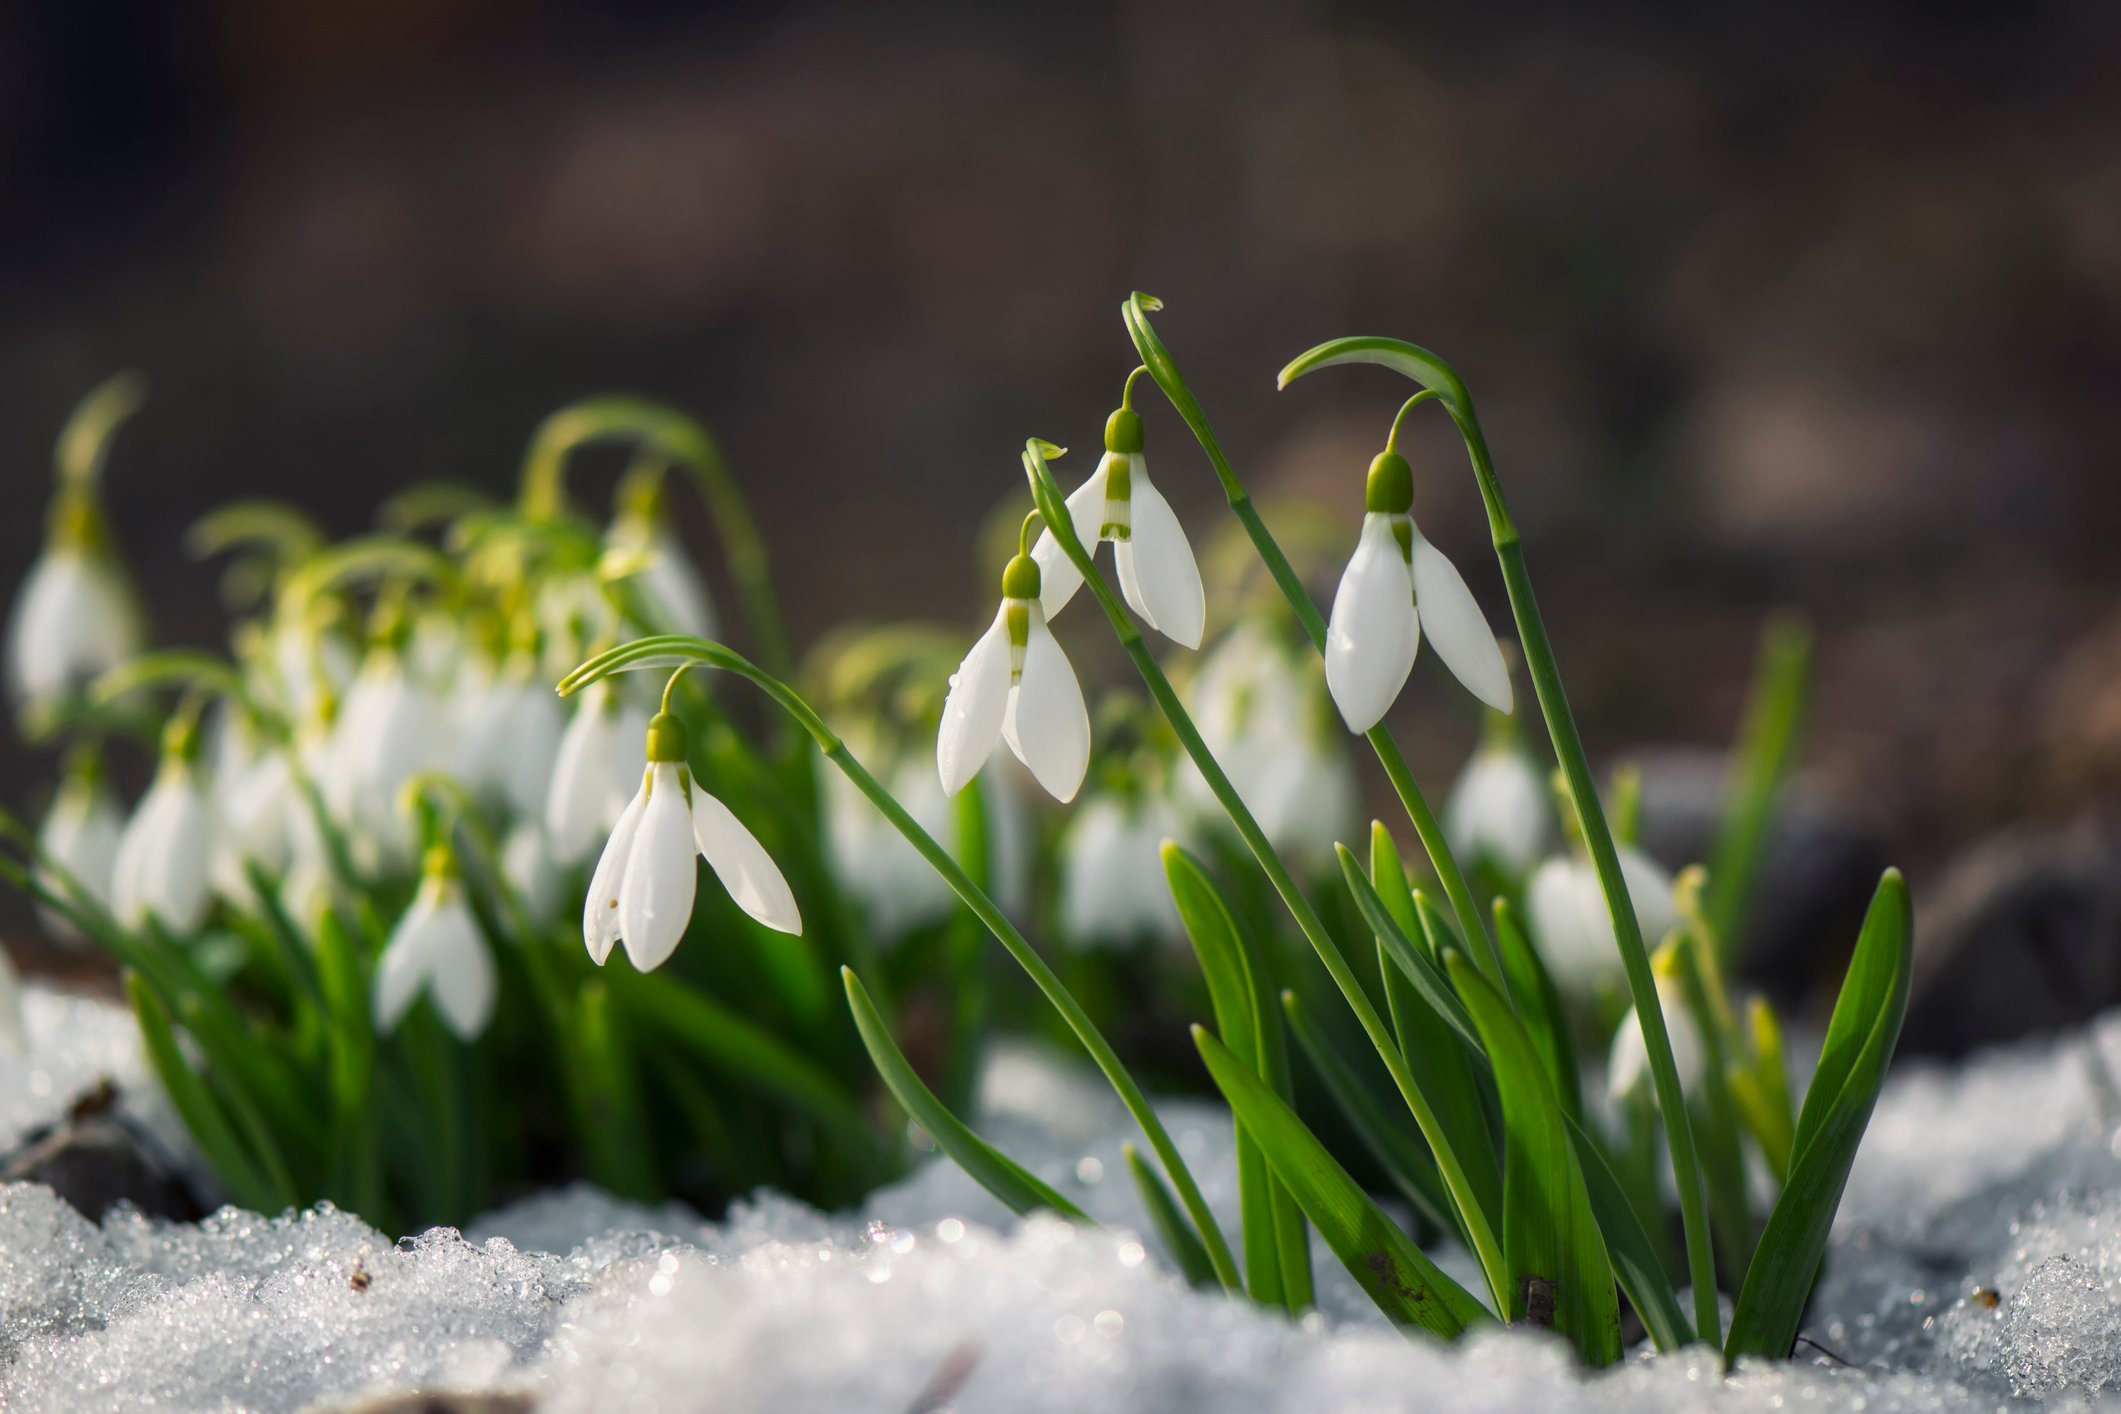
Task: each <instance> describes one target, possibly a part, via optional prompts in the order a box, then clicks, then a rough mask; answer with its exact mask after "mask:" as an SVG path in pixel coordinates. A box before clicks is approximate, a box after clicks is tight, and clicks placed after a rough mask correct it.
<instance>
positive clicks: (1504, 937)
mask: <svg viewBox="0 0 2121 1414" xmlns="http://www.w3.org/2000/svg"><path fill="white" fill-rule="evenodd" d="M1495 937H1496V940H1497V941H1498V942H1499V943H1500V944H1501V947H1502V968H1503V975H1505V976H1506V977H1508V978H1509V979H1510V990H1511V991H1512V992H1513V993H1514V994H1515V995H1516V997H1517V1006H1518V1015H1519V1017H1520V1019H1522V1020H1523V1022H1524V1024H1525V1030H1526V1031H1528V1032H1530V1033H1531V1037H1532V1045H1533V1047H1534V1048H1535V1049H1537V1050H1538V1052H1539V1058H1540V1060H1542V1061H1544V1062H1545V1063H1546V1067H1547V1078H1548V1079H1549V1080H1551V1081H1553V1083H1554V1096H1555V1098H1556V1099H1558V1100H1560V1101H1561V1108H1562V1112H1563V1113H1565V1114H1567V1115H1568V1117H1569V1118H1570V1119H1572V1120H1581V1119H1582V1118H1583V1082H1582V1080H1581V1079H1580V1078H1579V1076H1578V1075H1577V1071H1576V1048H1575V1047H1574V1046H1572V1045H1570V1044H1569V1030H1568V1022H1567V1017H1566V1013H1564V1012H1563V1010H1562V1006H1561V993H1560V991H1559V990H1557V989H1556V988H1555V986H1554V979H1553V978H1552V977H1551V976H1549V975H1548V974H1547V968H1546V964H1545V963H1544V962H1542V961H1540V957H1539V950H1538V949H1537V948H1535V947H1533V946H1532V944H1531V942H1530V940H1529V939H1527V938H1526V937H1525V935H1524V929H1523V928H1522V927H1520V926H1519V925H1518V922H1517V914H1516V910H1514V909H1512V908H1511V907H1510V905H1509V901H1508V900H1506V899H1497V900H1495Z"/></svg>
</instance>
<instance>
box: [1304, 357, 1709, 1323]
mask: <svg viewBox="0 0 2121 1414" xmlns="http://www.w3.org/2000/svg"><path fill="white" fill-rule="evenodd" d="M1343 363H1375V364H1381V365H1383V366H1384V367H1386V368H1389V369H1391V370H1393V371H1394V372H1395V373H1400V374H1403V375H1404V376H1406V377H1408V378H1411V379H1413V380H1414V381H1415V382H1417V383H1419V384H1421V385H1422V386H1423V387H1424V388H1427V389H1429V390H1431V391H1433V392H1434V393H1435V394H1436V395H1437V397H1438V399H1439V400H1440V401H1441V402H1442V403H1443V405H1444V408H1445V409H1446V410H1447V411H1448V412H1449V413H1450V414H1451V420H1452V421H1453V422H1455V423H1456V424H1457V425H1458V431H1459V435H1460V436H1462V437H1463V438H1464V439H1465V444H1466V455H1467V456H1468V457H1469V458H1470V459H1471V460H1472V463H1473V475H1474V477H1475V478H1476V479H1477V480H1478V482H1479V484H1480V499H1481V502H1482V504H1483V505H1485V506H1486V508H1487V513H1488V528H1489V530H1490V532H1491V534H1492V538H1493V540H1494V542H1495V558H1496V559H1497V560H1498V561H1499V562H1500V563H1501V565H1502V580H1503V585H1504V587H1505V588H1506V589H1507V590H1508V591H1509V596H1510V612H1511V615H1512V616H1513V617H1514V618H1515V619H1516V621H1517V638H1518V642H1519V644H1520V645H1521V646H1522V647H1523V649H1524V658H1525V667H1526V669H1527V670H1528V672H1529V673H1530V675H1531V679H1532V691H1533V693H1534V695H1535V696H1537V697H1538V699H1539V709H1540V712H1541V713H1542V715H1544V716H1545V718H1546V723H1547V734H1548V736H1550V737H1551V738H1552V739H1553V743H1554V756H1555V759H1556V760H1557V761H1559V762H1560V764H1561V769H1562V773H1563V774H1564V775H1565V776H1566V777H1567V778H1568V783H1569V790H1570V792H1571V794H1572V795H1573V796H1574V798H1575V801H1576V812H1577V817H1578V820H1579V822H1580V824H1581V825H1582V827H1583V836H1584V845H1585V847H1586V848H1587V849H1588V850H1589V851H1590V855H1591V864H1592V866H1593V867H1594V868H1596V869H1597V871H1598V882H1599V884H1600V886H1601V887H1602V888H1603V890H1604V892H1605V899H1606V910H1607V912H1608V913H1609V914H1610V915H1611V917H1612V921H1613V936H1614V937H1615V939H1616V940H1617V941H1618V942H1619V945H1620V960H1621V963H1622V965H1623V966H1624V967H1625V968H1626V969H1627V976H1628V991H1629V993H1630V994H1631V996H1632V997H1633V998H1634V1002H1635V1014H1636V1016H1637V1017H1638V1018H1639V1019H1640V1021H1641V1025H1642V1034H1643V1039H1644V1041H1645V1042H1646V1043H1647V1046H1648V1050H1649V1057H1650V1079H1651V1081H1652V1082H1653V1083H1654V1085H1655V1087H1656V1093H1657V1108H1658V1111H1659V1113H1660V1115H1661V1116H1662V1119H1663V1124H1664V1136H1665V1143H1666V1144H1667V1145H1668V1146H1669V1147H1670V1149H1671V1154H1672V1176H1673V1179H1674V1181H1675V1182H1676V1184H1677V1186H1678V1189H1679V1212H1680V1218H1681V1221H1682V1223H1683V1225H1684V1227H1685V1230H1686V1245H1687V1267H1688V1273H1689V1276H1690V1279H1691V1280H1692V1282H1693V1285H1694V1318H1695V1321H1696V1323H1697V1325H1698V1327H1699V1329H1700V1332H1701V1334H1702V1336H1703V1338H1704V1339H1706V1340H1708V1342H1709V1343H1710V1344H1712V1345H1716V1346H1719V1347H1720V1346H1721V1345H1722V1343H1723V1342H1722V1336H1721V1334H1720V1330H1721V1324H1720V1317H1719V1314H1718V1312H1717V1309H1716V1260H1715V1252H1714V1248H1713V1245H1712V1240H1711V1238H1710V1235H1709V1228H1708V1204H1707V1198H1706V1196H1705V1193H1704V1190H1703V1187H1702V1176H1701V1166H1700V1163H1699V1161H1698V1159H1697V1156H1696V1154H1695V1151H1694V1134H1693V1128H1692V1125H1691V1124H1690V1123H1689V1121H1688V1118H1687V1107H1686V1097H1685V1095H1684V1093H1683V1092H1682V1090H1681V1087H1680V1083H1679V1067H1678V1065H1677V1064H1676V1063H1675V1062H1674V1061H1673V1059H1672V1043H1671V1037H1670V1034H1669V1032H1668V1031H1667V1029H1666V1026H1665V1021H1664V1011H1663V1009H1662V1008H1661V1007H1659V1006H1658V1004H1657V985H1656V981H1655V979H1654V977H1653V976H1652V974H1651V971H1650V956H1649V951H1648V949H1647V948H1646V947H1645V946H1644V945H1643V938H1642V926H1641V924H1640V922H1639V921H1638V920H1637V919H1636V917H1635V906H1634V904H1633V903H1632V902H1631V901H1630V900H1629V898H1628V888H1627V883H1626V880H1625V879H1624V878H1623V876H1622V875H1621V872H1620V852H1619V850H1618V848H1617V847H1616V846H1615V845H1614V843H1613V831H1612V829H1611V827H1610V826H1609V825H1608V824H1607V822H1606V817H1605V808H1604V807H1603V806H1602V805H1601V804H1600V803H1599V799H1598V787H1597V783H1596V781H1595V780H1594V779H1593V777H1592V775H1591V764H1590V759H1589V757H1587V756H1586V755H1585V754H1584V749H1583V738H1582V736H1581V735H1580V734H1579V733H1578V732H1577V730H1576V718H1575V716H1574V714H1573V713H1571V712H1570V710H1569V699H1568V695H1567V694H1566V693H1565V692H1564V691H1563V689H1562V685H1561V669H1560V667H1559V666H1558V665H1557V664H1556V662H1555V660H1554V646H1553V644H1552V643H1551V642H1550V641H1549V640H1548V638H1547V627H1546V620H1545V619H1544V618H1542V617H1541V616H1540V612H1539V601H1538V600H1537V598H1535V597H1534V595H1533V593H1532V580H1531V576H1530V574H1529V573H1528V572H1527V571H1526V569H1525V562H1524V547H1523V545H1522V544H1521V543H1520V542H1519V540H1518V536H1517V527H1516V525H1515V523H1514V522H1512V521H1511V519H1510V513H1509V508H1508V507H1507V506H1506V505H1505V504H1504V503H1503V499H1502V484H1501V482H1500V481H1498V480H1497V479H1496V476H1495V463H1494V461H1493V459H1492V458H1490V456H1489V455H1488V444H1487V438H1486V437H1485V436H1484V435H1483V434H1482V432H1481V429H1480V419H1479V418H1478V417H1477V416H1476V415H1475V414H1474V411H1473V398H1472V395H1471V394H1470V393H1468V392H1467V391H1466V386H1465V383H1464V382H1463V381H1462V380H1460V378H1459V377H1458V375H1457V373H1456V372H1454V371H1453V370H1452V369H1451V367H1450V365H1449V364H1447V363H1445V362H1444V361H1443V360H1442V359H1440V358H1438V357H1437V356H1436V355H1435V354H1433V353H1430V352H1429V351H1428V350H1427V349H1424V348H1421V347H1419V346H1417V345H1414V344H1409V343H1404V342H1402V341H1401V340H1398V339H1383V338H1352V339H1335V340H1333V341H1331V342H1330V343H1325V344H1320V345H1319V346H1318V347H1317V348H1314V349H1312V350H1310V351H1309V352H1307V353H1304V354H1302V355H1299V356H1298V357H1297V358H1296V359H1294V360H1293V361H1292V362H1291V363H1290V364H1289V365H1288V367H1286V368H1284V369H1283V370H1282V371H1281V379H1280V386H1282V387H1284V388H1286V387H1288V386H1289V384H1290V383H1291V382H1293V381H1295V380H1296V379H1298V378H1300V377H1302V376H1303V375H1304V374H1306V373H1309V372H1311V371H1312V370H1314V369H1318V368H1328V367H1331V366H1333V365H1335V364H1343Z"/></svg>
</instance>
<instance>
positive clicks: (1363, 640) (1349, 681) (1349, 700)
mask: <svg viewBox="0 0 2121 1414" xmlns="http://www.w3.org/2000/svg"><path fill="white" fill-rule="evenodd" d="M1413 505H1414V473H1413V471H1412V470H1411V469H1410V468H1409V467H1408V466H1407V461H1406V458H1405V457H1402V456H1401V455H1400V454H1399V453H1398V452H1396V451H1393V450H1391V449H1390V448H1387V449H1386V450H1385V451H1382V452H1379V453H1378V454H1377V457H1376V459H1375V460H1374V461H1372V462H1371V463H1370V477H1369V482H1368V484H1367V486H1366V487H1365V490H1364V493H1363V507H1364V514H1363V518H1362V537H1361V539H1360V540H1359V541H1358V542H1357V544H1356V547H1355V554H1354V556H1353V557H1352V558H1350V559H1349V561H1348V568H1347V570H1346V571H1345V572H1344V573H1343V574H1342V575H1341V577H1340V589H1339V590H1338V592H1336V593H1335V594H1334V596H1333V617H1332V620H1331V621H1330V622H1329V623H1328V625H1327V627H1326V685H1327V686H1328V687H1329V688H1330V689H1331V690H1332V693H1333V701H1334V703H1335V704H1336V705H1338V706H1339V708H1340V715H1341V716H1342V717H1343V718H1344V719H1345V720H1346V721H1347V724H1348V730H1350V731H1352V732H1366V731H1368V730H1370V728H1372V727H1374V726H1376V725H1377V724H1378V722H1379V721H1380V720H1382V719H1383V717H1384V715H1385V711H1386V709H1387V708H1389V707H1391V705H1392V703H1393V701H1394V700H1395V699H1396V698H1397V697H1398V696H1399V690H1400V688H1401V687H1403V686H1405V684H1406V681H1407V674H1408V673H1409V672H1411V671H1413V668H1414V654H1415V650H1416V649H1418V648H1419V647H1420V646H1421V631H1422V628H1423V625H1424V624H1426V625H1427V627H1428V631H1429V641H1430V642H1431V643H1433V644H1435V645H1436V653H1437V656H1438V657H1440V658H1442V659H1443V661H1444V666H1445V667H1447V668H1449V669H1450V670H1451V671H1452V672H1453V673H1454V674H1456V675H1457V677H1458V680H1459V681H1460V682H1462V683H1464V684H1465V686H1466V690H1467V691H1468V692H1470V693H1472V694H1473V695H1474V696H1475V697H1477V698H1479V699H1480V700H1481V701H1482V702H1485V703H1487V704H1488V706H1490V707H1492V708H1494V709H1495V710H1496V711H1498V712H1504V713H1507V712H1508V711H1509V710H1510V706H1511V696H1510V673H1509V669H1507V668H1506V667H1504V666H1503V661H1502V650H1501V648H1499V647H1498V646H1497V645H1496V642H1495V635H1494V634H1493V633H1492V632H1490V631H1489V629H1488V621H1487V619H1486V618H1485V617H1483V616H1482V614H1481V612H1480V605H1479V604H1477V603H1475V602H1474V600H1473V594H1472V591H1471V590H1469V589H1467V588H1466V582H1465V580H1464V579H1462V578H1460V577H1459V573H1458V570H1457V568H1456V567H1455V566H1454V565H1452V563H1451V562H1450V560H1449V559H1447V558H1445V556H1444V553H1443V551H1441V550H1439V549H1437V548H1436V547H1435V546H1434V545H1431V544H1430V543H1429V542H1428V541H1427V540H1426V539H1424V538H1423V536H1422V533H1421V531H1420V529H1419V528H1418V527H1416V526H1415V524H1414V518H1413V516H1412V515H1410V514H1409V512H1410V511H1411V510H1412V508H1413ZM1417 608H1418V612H1417Z"/></svg>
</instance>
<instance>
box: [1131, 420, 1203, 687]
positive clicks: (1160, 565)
mask: <svg viewBox="0 0 2121 1414" xmlns="http://www.w3.org/2000/svg"><path fill="white" fill-rule="evenodd" d="M1129 460H1130V461H1131V462H1132V464H1133V471H1132V476H1131V481H1132V486H1133V492H1132V499H1133V505H1134V509H1133V515H1132V517H1131V519H1132V522H1133V531H1132V538H1131V539H1129V540H1127V541H1124V542H1122V543H1121V544H1120V545H1119V546H1118V547H1117V562H1118V567H1119V583H1120V589H1121V591H1122V592H1123V593H1124V594H1125V595H1126V597H1127V602H1128V603H1129V604H1131V605H1133V606H1134V611H1135V612H1136V613H1138V614H1140V615H1141V616H1142V617H1143V618H1145V619H1147V620H1148V621H1149V625H1150V627H1152V628H1154V629H1155V630H1156V631H1157V632H1158V633H1161V634H1162V635H1163V636H1164V637H1166V638H1168V639H1170V640H1171V641H1172V642H1173V643H1178V644H1182V645H1184V646H1185V647H1187V648H1198V647H1200V638H1201V634H1202V632H1203V631H1204V630H1205V628H1206V626H1207V619H1208V598H1207V594H1206V591H1204V590H1203V589H1202V587H1201V582H1200V565H1199V564H1198V563H1197V562H1196V561H1195V560H1194V558H1193V546H1192V544H1191V543H1190V542H1188V541H1187V539H1186V531H1185V527H1184V526H1182V525H1180V524H1179V521H1178V514H1177V512H1175V511H1173V510H1172V509H1171V503H1170V502H1169V501H1167V500H1165V499H1164V493H1163V492H1161V491H1159V490H1157V489H1156V487H1155V486H1153V485H1151V484H1150V482H1149V473H1148V471H1147V469H1146V468H1145V466H1144V464H1143V459H1142V458H1141V457H1140V456H1135V457H1131V458H1129Z"/></svg>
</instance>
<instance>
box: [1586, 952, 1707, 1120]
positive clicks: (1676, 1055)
mask: <svg viewBox="0 0 2121 1414" xmlns="http://www.w3.org/2000/svg"><path fill="white" fill-rule="evenodd" d="M1657 1009H1658V1010H1659V1011H1661V1012H1663V1013H1664V1029H1665V1035H1666V1037H1667V1038H1668V1039H1669V1040H1670V1041H1671V1044H1672V1061H1673V1063H1674V1065H1675V1066H1676V1067H1677V1068H1678V1071H1679V1086H1680V1089H1682V1090H1684V1091H1697V1090H1698V1089H1699V1088H1700V1086H1701V1083H1702V1081H1703V1080H1704V1079H1706V1078H1707V1075H1708V1048H1707V1047H1706V1046H1704V1045H1703V1044H1702V1040H1701V1031H1700V1028H1698V1027H1697V1026H1695V1025H1694V1017H1693V1014H1692V1013H1691V1012H1690V1011H1688V1010H1687V1005H1686V993H1685V989H1684V988H1682V987H1681V986H1680V984H1679V983H1678V982H1677V981H1676V980H1675V979H1672V978H1668V977H1662V976H1660V977H1659V978H1658V979H1657ZM1650 1084H1651V1079H1650V1047H1649V1042H1648V1041H1647V1040H1646V1039H1645V1038H1644V1037H1643V1034H1642V1023H1641V1021H1640V1020H1639V1019H1638V1018H1637V1016H1636V1014H1635V1012H1634V1011H1633V1009H1630V1010H1629V1012H1628V1014H1627V1016H1626V1017H1624V1018H1622V1020H1621V1023H1620V1029H1619V1030H1618V1031H1615V1032H1614V1033H1613V1049H1612V1052H1611V1054H1610V1056H1609V1058H1608V1060H1607V1062H1606V1093H1607V1094H1608V1095H1609V1096H1611V1098H1612V1100H1613V1102H1614V1103H1615V1104H1620V1103H1623V1102H1625V1101H1626V1100H1627V1098H1628V1096H1629V1095H1630V1094H1631V1093H1632V1092H1633V1091H1634V1090H1635V1089H1636V1088H1637V1087H1645V1088H1647V1087H1649V1086H1650Z"/></svg>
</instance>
